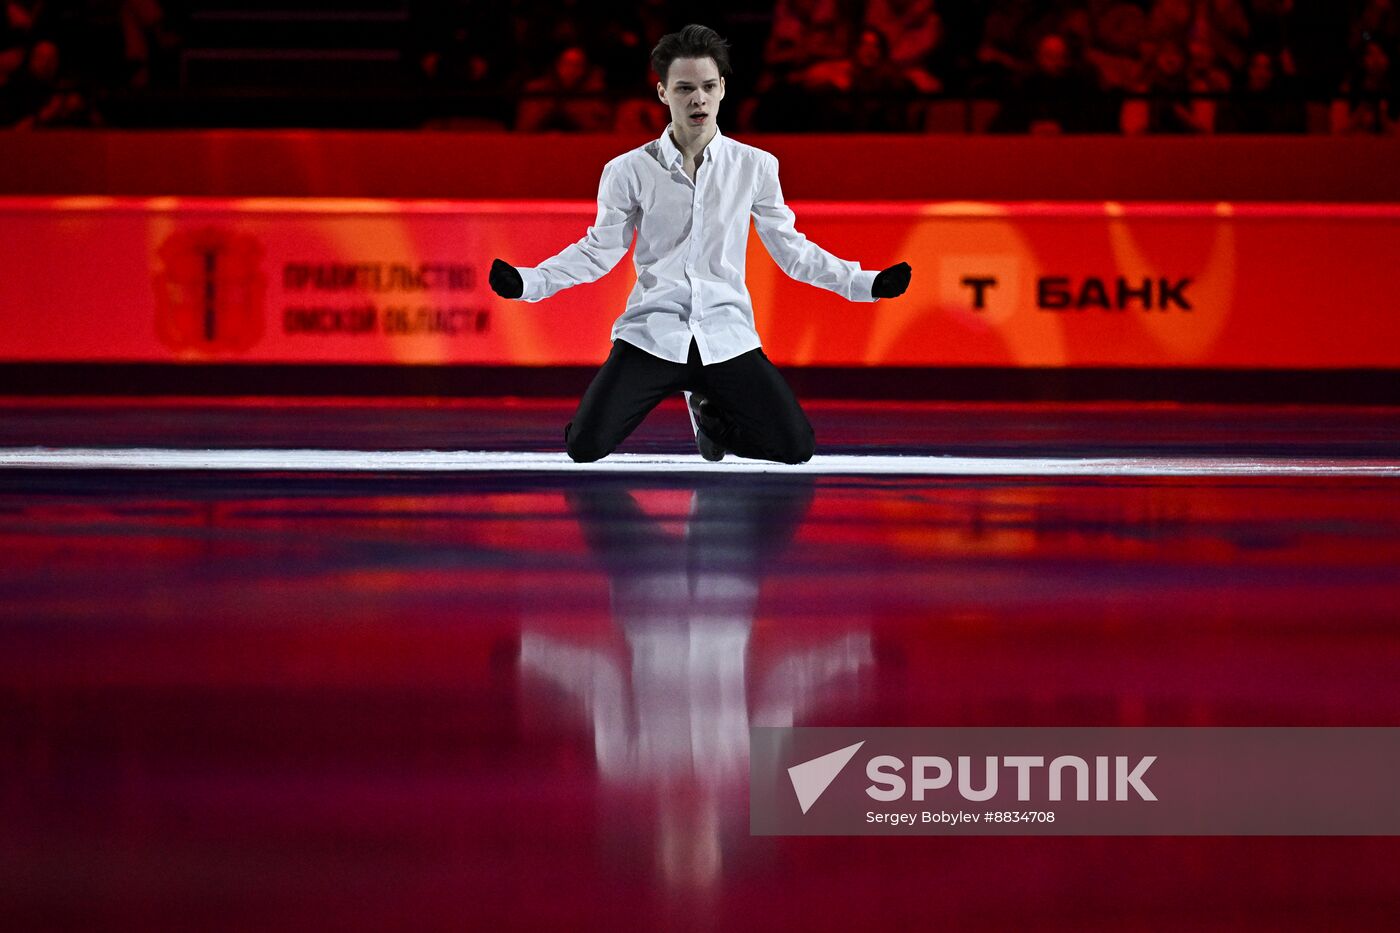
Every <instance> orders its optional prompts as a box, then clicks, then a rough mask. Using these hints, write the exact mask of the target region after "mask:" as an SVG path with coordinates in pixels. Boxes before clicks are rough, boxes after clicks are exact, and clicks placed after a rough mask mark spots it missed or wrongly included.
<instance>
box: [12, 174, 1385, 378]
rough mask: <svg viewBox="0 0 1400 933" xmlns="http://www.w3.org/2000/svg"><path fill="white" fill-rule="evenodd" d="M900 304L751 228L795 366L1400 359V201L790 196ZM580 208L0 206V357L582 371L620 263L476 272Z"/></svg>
mask: <svg viewBox="0 0 1400 933" xmlns="http://www.w3.org/2000/svg"><path fill="white" fill-rule="evenodd" d="M793 208H794V210H795V212H796V214H797V218H798V229H799V230H800V231H802V232H803V233H805V234H806V235H807V236H808V237H809V238H810V239H812V240H813V241H815V242H816V243H818V244H820V245H822V246H823V247H825V248H826V249H828V250H829V251H831V252H832V253H834V254H836V255H838V256H840V257H842V258H845V259H852V260H855V261H857V262H859V263H861V264H862V266H864V267H865V268H868V269H880V268H883V267H885V266H888V265H891V264H893V263H895V262H899V261H907V262H909V263H910V264H911V265H912V266H913V268H914V279H913V284H912V285H911V287H910V290H909V292H908V293H907V294H906V295H905V296H904V297H902V298H900V299H896V300H882V301H879V302H876V303H852V302H848V301H846V300H844V299H842V298H841V297H839V296H837V295H835V294H832V293H830V292H826V291H822V290H820V289H816V288H813V287H811V286H809V285H806V284H803V283H800V282H796V281H794V280H792V279H790V278H788V277H787V276H786V275H784V274H783V273H782V272H781V271H780V270H779V269H778V268H777V267H776V266H775V265H774V263H773V261H772V260H771V259H770V258H769V257H768V255H767V253H766V252H765V250H764V248H763V246H762V244H761V243H760V242H759V240H758V237H757V236H751V237H750V239H749V249H748V257H747V281H748V284H749V290H750V293H751V296H752V299H753V306H754V310H755V316H756V319H757V323H758V330H759V334H760V336H761V337H762V338H763V341H764V347H765V349H766V351H767V353H768V355H769V357H770V358H772V359H773V360H774V361H775V362H776V363H778V364H780V365H788V366H802V365H821V366H872V367H878V366H996V367H1074V366H1095V367H1098V366H1121V367H1149V368H1193V367H1198V368H1245V369H1248V368H1266V369H1290V368H1313V369H1315V368H1388V367H1397V366H1400V315H1395V314H1394V313H1392V311H1391V305H1392V304H1393V303H1394V290H1395V287H1396V286H1395V279H1394V276H1393V270H1395V269H1397V268H1400V235H1397V234H1400V205H1363V206H1356V205H1351V206H1347V205H1322V204H1312V205H1309V204H1227V203H1215V204H1194V203H1193V204H1157V203H1152V204H1117V203H1112V202H1095V203H1016V204H991V203H948V202H941V203H909V202H899V203H892V202H881V203H867V204H859V203H829V202H821V203H818V202H807V203H796V204H794V205H793ZM594 211H595V207H594V205H593V204H592V203H590V202H479V201H474V202H446V201H384V200H374V201H360V200H343V199H291V200H289V199H283V200H276V199H263V200H258V199H207V198H203V199H189V198H154V199H140V198H97V197H81V198H4V199H0V316H2V319H3V327H0V361H55V362H65V361H106V362H177V361H185V362H202V363H220V362H241V363H376V364H384V363H406V364H444V363H454V364H473V363H478V364H492V365H521V366H556V365H592V364H596V363H599V362H601V361H602V359H603V358H604V357H605V356H606V354H607V348H608V342H609V332H610V328H611V325H612V322H613V320H614V319H615V318H616V317H617V316H618V314H620V313H621V311H622V309H623V307H624V305H625V304H626V301H627V296H628V293H629V292H630V291H631V289H632V285H633V283H634V282H635V279H636V271H635V269H634V267H633V265H632V257H631V254H630V253H629V255H628V256H627V257H626V258H625V259H624V260H623V261H622V262H621V263H619V265H618V266H617V267H616V268H615V269H613V270H612V271H611V272H610V273H608V274H607V275H605V276H603V277H602V278H601V279H600V280H599V281H597V282H594V283H591V284H588V285H582V286H578V287H576V288H573V289H569V290H566V291H564V292H562V293H560V294H558V295H556V296H554V297H553V298H550V299H548V300H546V301H543V302H539V303H525V302H518V301H506V300H503V299H500V298H498V297H497V296H495V295H494V294H493V293H492V292H491V290H490V288H489V287H488V286H487V283H486V272H487V270H488V269H489V267H490V264H491V260H492V259H493V258H494V257H501V258H503V259H505V260H506V261H508V262H511V263H513V264H515V265H521V266H532V265H535V264H537V263H539V262H540V261H542V260H544V259H546V258H548V257H549V256H551V255H553V254H554V253H556V252H558V251H559V250H561V249H563V248H564V247H565V246H566V245H568V244H569V243H572V242H574V241H576V240H578V239H579V238H580V237H581V236H583V234H584V232H585V230H586V229H587V228H588V226H589V224H590V223H591V222H592V220H593V216H594Z"/></svg>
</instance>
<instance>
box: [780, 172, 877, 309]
mask: <svg viewBox="0 0 1400 933" xmlns="http://www.w3.org/2000/svg"><path fill="white" fill-rule="evenodd" d="M753 218H754V225H755V226H756V227H757V228H758V238H759V239H760V240H762V241H763V245H764V246H765V247H766V248H767V249H768V255H770V256H772V257H773V261H774V262H776V263H777V264H778V268H780V269H782V270H783V271H784V272H786V273H787V274H788V275H790V276H792V277H793V278H794V279H797V280H798V281H799V282H806V283H808V284H809V285H815V286H817V287H818V288H825V289H827V290H828V291H833V292H835V293H836V294H838V295H841V296H842V297H844V298H848V299H850V300H851V301H874V300H875V296H874V295H873V294H872V293H871V288H872V286H873V285H874V284H875V276H876V273H875V272H869V271H866V270H864V269H861V267H860V264H859V263H854V262H850V261H848V260H845V259H839V258H837V257H836V256H833V255H832V254H831V253H828V252H827V251H826V250H824V249H822V248H821V247H820V246H818V245H817V244H815V243H813V242H812V241H811V240H809V239H807V237H806V236H805V235H804V234H802V233H799V232H797V227H796V225H795V220H796V218H794V217H793V213H792V209H791V208H789V207H788V206H787V204H786V203H784V201H783V189H782V186H780V185H779V184H778V160H777V159H776V158H774V157H772V156H769V157H768V159H767V160H766V163H765V165H764V166H763V168H762V169H761V170H760V171H759V181H758V191H757V192H756V193H755V195H754V201H753Z"/></svg>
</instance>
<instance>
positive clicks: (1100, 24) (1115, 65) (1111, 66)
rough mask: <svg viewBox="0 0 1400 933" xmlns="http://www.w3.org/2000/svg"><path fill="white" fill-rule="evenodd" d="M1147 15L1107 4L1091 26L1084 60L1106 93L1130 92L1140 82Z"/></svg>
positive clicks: (1134, 8) (1132, 7)
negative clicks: (1111, 90)
mask: <svg viewBox="0 0 1400 933" xmlns="http://www.w3.org/2000/svg"><path fill="white" fill-rule="evenodd" d="M1146 40H1147V14H1146V13H1144V12H1143V9H1142V7H1140V6H1136V5H1135V4H1132V3H1126V2H1122V3H1110V4H1106V5H1104V6H1103V8H1102V12H1101V13H1100V14H1099V16H1098V17H1097V19H1095V20H1094V22H1093V32H1092V35H1091V36H1090V41H1089V44H1088V46H1087V48H1086V49H1085V52H1084V57H1085V60H1086V61H1088V62H1089V64H1091V65H1092V66H1093V67H1094V70H1095V71H1097V72H1098V76H1099V84H1100V86H1102V87H1103V88H1105V89H1117V90H1131V89H1133V88H1135V87H1137V86H1138V84H1139V83H1140V82H1141V80H1142V69H1143V59H1144V54H1143V48H1144V43H1145V42H1146Z"/></svg>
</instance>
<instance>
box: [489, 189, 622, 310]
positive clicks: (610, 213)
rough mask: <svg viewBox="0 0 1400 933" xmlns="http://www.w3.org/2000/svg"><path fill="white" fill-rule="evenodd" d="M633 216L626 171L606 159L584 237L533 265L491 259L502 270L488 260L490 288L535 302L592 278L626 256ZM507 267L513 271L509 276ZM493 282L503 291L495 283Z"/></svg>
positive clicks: (594, 278) (601, 275) (597, 277)
mask: <svg viewBox="0 0 1400 933" xmlns="http://www.w3.org/2000/svg"><path fill="white" fill-rule="evenodd" d="M638 218H639V213H638V208H637V199H636V197H635V196H634V192H633V191H632V190H631V187H630V184H629V182H628V179H627V177H626V173H625V171H623V170H621V169H620V168H619V166H618V163H617V162H616V161H613V162H609V163H608V164H607V165H606V166H605V167H604V168H603V177H602V179H601V180H600V181H599V182H598V217H597V219H596V220H595V221H594V222H593V226H591V227H589V228H588V232H587V233H585V234H584V236H583V239H581V240H579V241H578V242H577V243H574V244H571V245H570V246H567V247H565V248H564V249H563V250H562V251H561V252H560V253H559V254H558V255H556V256H553V257H551V258H549V259H546V260H545V261H544V262H542V263H540V264H539V265H538V266H535V267H534V268H529V267H525V266H522V267H519V268H512V267H511V266H510V265H509V264H507V263H504V262H501V260H499V259H498V260H496V263H499V264H500V266H503V267H504V269H498V267H497V266H496V264H495V263H493V264H492V272H491V277H490V281H491V287H492V288H493V289H495V290H496V293H497V294H499V295H501V296H503V297H506V298H521V299H523V300H525V301H540V300H542V299H545V298H548V297H549V296H550V295H553V294H554V293H555V292H558V291H562V290H564V289H566V288H569V287H571V286H574V285H582V284H583V283H585V282H593V281H596V280H597V279H600V278H602V277H603V276H604V275H606V274H607V273H608V272H610V271H611V270H612V267H613V266H615V265H617V264H618V262H620V261H621V260H622V257H623V256H625V255H627V248H628V247H629V246H631V245H632V236H633V234H634V233H636V230H637V220H638ZM506 270H510V271H509V272H508V271H506ZM510 272H514V273H515V274H516V276H515V277H512V276H511V275H510ZM516 277H518V279H519V281H518V283H517V282H516V281H515V278H516ZM497 282H500V283H501V285H503V286H504V287H505V288H504V290H502V288H498V287H497ZM517 289H518V290H517ZM512 293H513V294H512Z"/></svg>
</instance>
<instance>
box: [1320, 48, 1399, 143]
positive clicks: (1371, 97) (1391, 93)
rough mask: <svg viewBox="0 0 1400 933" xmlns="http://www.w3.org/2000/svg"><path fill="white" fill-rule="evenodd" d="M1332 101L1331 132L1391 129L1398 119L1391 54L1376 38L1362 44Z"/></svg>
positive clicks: (1377, 131) (1390, 130)
mask: <svg viewBox="0 0 1400 933" xmlns="http://www.w3.org/2000/svg"><path fill="white" fill-rule="evenodd" d="M1341 95H1342V96H1341V97H1340V98H1339V99H1338V100H1335V101H1333V103H1332V132H1333V133H1393V132H1395V128H1396V121H1397V119H1400V107H1397V105H1396V103H1397V102H1396V85H1395V78H1394V74H1393V70H1392V63H1391V58H1390V55H1388V54H1387V53H1386V50H1385V49H1384V48H1383V47H1382V46H1381V44H1380V42H1378V41H1376V40H1375V39H1372V40H1369V41H1367V42H1366V43H1365V44H1363V45H1362V47H1361V51H1360V60H1359V61H1358V62H1357V63H1356V65H1355V66H1354V67H1353V69H1352V71H1351V73H1350V74H1348V75H1347V77H1346V79H1345V80H1344V81H1343V82H1342V86H1341Z"/></svg>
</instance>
